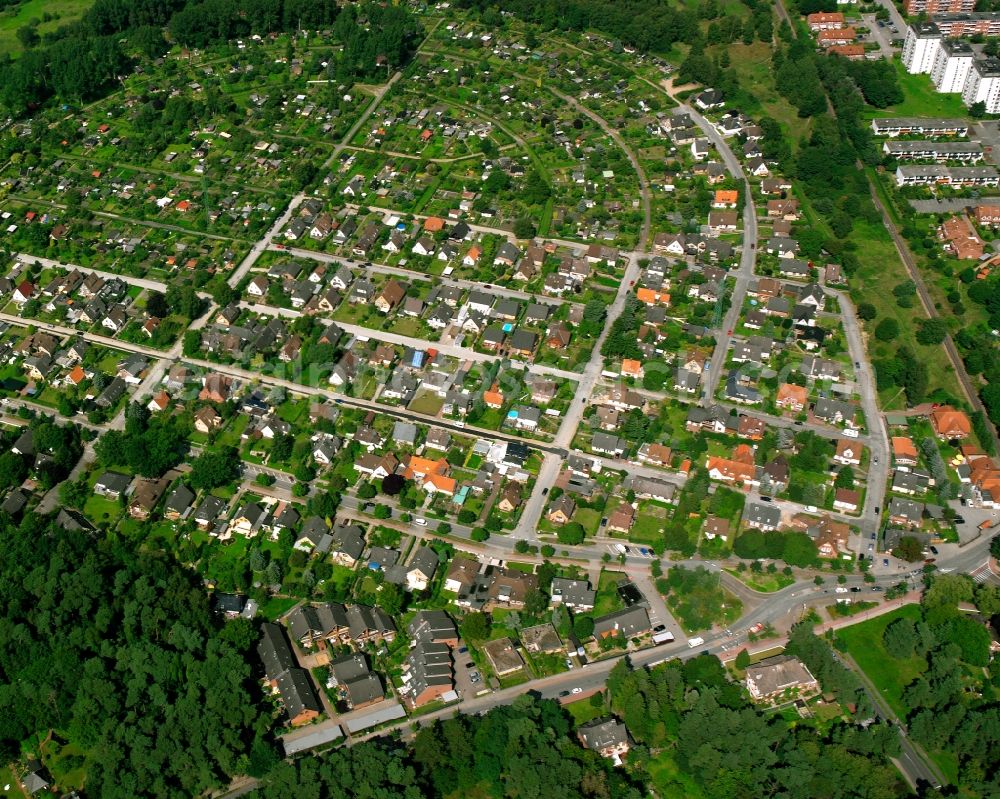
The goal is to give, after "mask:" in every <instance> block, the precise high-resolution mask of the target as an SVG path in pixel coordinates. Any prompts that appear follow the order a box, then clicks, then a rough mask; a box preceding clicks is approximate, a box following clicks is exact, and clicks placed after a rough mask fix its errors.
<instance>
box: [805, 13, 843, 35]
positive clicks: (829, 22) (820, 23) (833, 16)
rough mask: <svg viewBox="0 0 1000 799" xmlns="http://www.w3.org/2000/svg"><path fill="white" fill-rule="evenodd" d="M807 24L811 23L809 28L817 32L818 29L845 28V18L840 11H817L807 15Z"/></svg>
mask: <svg viewBox="0 0 1000 799" xmlns="http://www.w3.org/2000/svg"><path fill="white" fill-rule="evenodd" d="M806 24H807V25H809V30H811V31H812V32H813V33H815V32H816V31H823V30H836V29H837V28H843V27H844V24H845V20H844V15H843V13H841V12H840V11H817V12H816V13H814V14H809V15H808V16H807V17H806Z"/></svg>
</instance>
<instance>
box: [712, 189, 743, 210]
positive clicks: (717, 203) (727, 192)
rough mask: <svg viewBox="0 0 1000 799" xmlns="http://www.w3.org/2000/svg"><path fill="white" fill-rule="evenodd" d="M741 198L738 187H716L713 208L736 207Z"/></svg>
mask: <svg viewBox="0 0 1000 799" xmlns="http://www.w3.org/2000/svg"><path fill="white" fill-rule="evenodd" d="M739 199H740V193H739V192H738V191H736V189H716V190H715V199H714V200H712V207H713V208H735V207H736V203H737V202H738V201H739Z"/></svg>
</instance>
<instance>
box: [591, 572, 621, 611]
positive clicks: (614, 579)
mask: <svg viewBox="0 0 1000 799" xmlns="http://www.w3.org/2000/svg"><path fill="white" fill-rule="evenodd" d="M624 579H625V574H624V573H622V572H615V571H602V572H601V580H600V582H599V583H598V584H597V599H596V600H595V602H594V615H595V616H604V615H605V614H608V613H614V612H615V611H616V610H621V609H622V608H623V607H625V603H623V602H622V598H621V597H620V596H618V581H619V580H624Z"/></svg>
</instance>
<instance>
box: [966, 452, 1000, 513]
mask: <svg viewBox="0 0 1000 799" xmlns="http://www.w3.org/2000/svg"><path fill="white" fill-rule="evenodd" d="M969 482H970V483H972V484H973V485H974V486H975V487H976V488H978V489H979V492H980V494H981V495H982V499H983V505H984V506H990V507H996V506H997V504H998V499H1000V469H998V468H997V465H996V464H995V463H993V461H992V460H990V459H989V458H987V457H982V458H976V459H975V460H974V461H971V462H970V463H969ZM986 494H989V498H987V497H986V496H985V495H986ZM990 503H992V504H990Z"/></svg>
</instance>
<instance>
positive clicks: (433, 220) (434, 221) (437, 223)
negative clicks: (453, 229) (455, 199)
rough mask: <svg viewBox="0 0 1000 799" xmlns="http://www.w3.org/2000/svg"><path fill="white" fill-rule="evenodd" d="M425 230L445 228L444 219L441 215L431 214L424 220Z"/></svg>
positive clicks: (435, 231) (433, 230) (434, 231)
mask: <svg viewBox="0 0 1000 799" xmlns="http://www.w3.org/2000/svg"><path fill="white" fill-rule="evenodd" d="M424 230H426V231H427V232H428V233H437V232H439V231H441V230H444V220H443V219H442V218H441V217H439V216H429V217H427V218H426V219H425V220H424Z"/></svg>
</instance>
